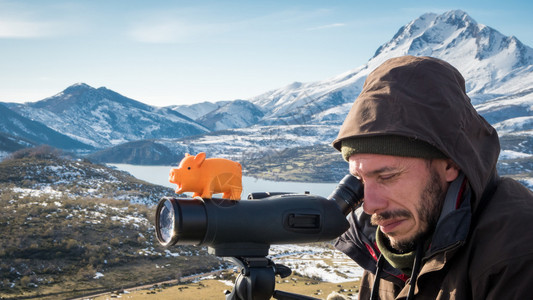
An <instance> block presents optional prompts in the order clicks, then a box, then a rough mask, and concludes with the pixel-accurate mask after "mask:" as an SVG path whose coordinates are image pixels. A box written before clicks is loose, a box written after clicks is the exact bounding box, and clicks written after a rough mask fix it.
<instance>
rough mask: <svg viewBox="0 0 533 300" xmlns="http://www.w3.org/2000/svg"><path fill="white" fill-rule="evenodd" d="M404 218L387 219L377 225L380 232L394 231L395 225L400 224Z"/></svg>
mask: <svg viewBox="0 0 533 300" xmlns="http://www.w3.org/2000/svg"><path fill="white" fill-rule="evenodd" d="M404 221H405V219H388V220H384V221H382V222H379V223H378V225H379V227H380V229H381V232H383V233H385V234H388V233H391V232H393V231H394V229H396V227H398V226H400V225H401V224H402V223H403V222H404Z"/></svg>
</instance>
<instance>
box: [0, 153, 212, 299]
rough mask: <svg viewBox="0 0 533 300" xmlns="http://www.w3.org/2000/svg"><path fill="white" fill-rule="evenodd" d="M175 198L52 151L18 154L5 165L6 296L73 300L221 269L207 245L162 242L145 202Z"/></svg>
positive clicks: (1, 168) (1, 258)
mask: <svg viewBox="0 0 533 300" xmlns="http://www.w3.org/2000/svg"><path fill="white" fill-rule="evenodd" d="M172 194H173V191H172V190H171V189H168V188H164V187H160V186H155V185H151V184H148V183H146V182H142V181H140V180H137V179H135V178H133V177H131V176H130V175H129V174H127V173H125V172H120V171H117V170H113V169H110V168H107V167H105V166H103V165H94V164H91V163H89V162H86V161H79V160H70V159H68V158H65V157H61V156H60V155H59V154H58V153H57V152H55V151H50V149H42V148H41V149H39V150H38V151H25V152H22V153H21V152H17V153H16V155H15V156H14V157H12V158H11V159H8V160H6V161H4V162H2V163H0V232H2V237H1V242H0V278H1V280H0V298H2V299H11V298H21V297H38V298H40V299H66V298H72V297H75V296H77V295H84V294H90V293H96V292H99V291H106V290H116V289H121V288H124V287H128V286H134V285H139V284H147V283H151V282H156V281H162V280H168V279H176V278H180V277H181V276H186V275H190V274H196V273H199V272H206V271H209V270H212V269H214V268H218V267H219V266H220V263H221V262H220V261H219V260H218V259H216V258H214V257H212V256H209V255H206V250H205V249H203V248H198V247H192V246H191V247H175V248H172V249H164V248H162V247H160V246H159V245H158V243H157V242H156V241H155V238H154V229H153V225H152V222H153V221H152V220H153V219H154V217H153V210H154V208H153V205H144V204H154V203H155V202H156V201H157V200H158V199H159V198H160V197H161V196H163V195H165V196H168V195H172ZM138 203H142V204H138Z"/></svg>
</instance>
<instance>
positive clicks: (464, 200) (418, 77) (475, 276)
mask: <svg viewBox="0 0 533 300" xmlns="http://www.w3.org/2000/svg"><path fill="white" fill-rule="evenodd" d="M380 135H399V136H404V137H408V138H411V139H413V140H421V141H424V142H427V143H429V144H431V145H433V146H434V147H436V148H437V149H439V150H440V151H441V152H442V153H444V154H445V155H446V156H447V157H449V158H451V159H452V160H453V161H454V162H455V163H456V164H457V165H458V166H459V167H460V168H461V170H462V173H463V174H464V175H465V177H466V180H464V182H467V184H466V187H465V185H463V181H462V180H457V182H454V184H452V186H451V187H450V189H449V190H448V194H447V197H446V200H445V204H444V208H443V211H442V213H441V216H440V219H439V222H438V224H437V227H436V229H435V232H434V234H433V237H432V242H431V246H430V248H429V250H428V251H427V252H425V253H424V256H423V258H422V261H421V266H420V272H419V274H418V276H417V278H416V284H415V288H414V299H533V288H532V287H533V234H531V232H530V231H529V228H530V226H529V225H530V223H529V222H531V221H532V220H533V193H532V192H531V191H529V190H528V189H526V188H525V187H524V186H523V185H521V184H520V183H518V182H516V181H514V180H511V179H508V178H507V179H504V178H499V177H498V176H497V174H496V162H497V159H498V155H499V152H500V145H499V139H498V135H497V133H496V131H495V129H494V128H493V127H492V126H490V124H488V123H487V122H486V121H485V119H483V118H482V117H481V116H480V115H479V114H478V113H477V112H476V110H475V109H474V107H473V106H472V105H471V103H470V99H469V98H468V96H467V95H466V91H465V82H464V79H463V77H462V76H461V74H460V73H459V72H458V71H457V70H456V69H455V68H454V67H453V66H451V65H450V64H448V63H446V62H444V61H442V60H438V59H435V58H430V57H413V56H404V57H399V58H393V59H390V60H388V61H386V62H385V63H383V64H382V65H381V66H380V67H378V68H377V69H376V70H374V71H373V72H372V73H371V74H370V75H369V76H368V78H367V80H366V82H365V85H364V87H363V90H362V92H361V94H360V95H359V97H358V98H357V99H356V101H355V102H354V105H353V106H352V108H351V110H350V112H349V113H348V116H347V117H346V119H345V121H344V124H343V125H342V127H341V129H340V131H339V135H338V137H337V139H336V140H335V141H334V142H333V146H334V147H335V148H336V149H338V150H340V148H341V144H342V141H343V140H344V139H347V138H350V137H364V136H369V137H370V136H380ZM458 200H459V201H458ZM349 221H350V223H351V227H350V229H349V230H348V231H347V232H346V233H344V234H343V235H342V236H341V237H340V238H339V240H338V241H337V244H336V247H337V248H338V249H339V250H341V251H343V252H344V253H346V254H347V255H348V256H350V257H351V258H352V259H354V260H355V261H356V262H357V263H358V264H359V265H361V266H362V267H363V268H365V270H366V271H365V276H364V277H363V279H362V282H361V290H360V296H359V297H360V298H359V299H361V300H363V299H369V298H370V294H371V291H372V288H373V286H374V289H377V291H375V292H374V293H375V294H379V299H406V297H407V294H408V291H409V288H410V283H411V280H410V279H409V278H407V276H406V275H404V274H402V273H401V272H400V271H399V270H397V269H394V268H393V267H391V266H390V265H389V264H388V263H387V262H386V261H384V262H380V267H379V268H381V271H378V269H379V268H377V267H376V260H377V259H378V257H379V250H378V249H377V247H376V246H375V238H374V235H375V230H376V228H375V227H374V226H372V225H370V223H369V216H368V215H366V214H365V213H364V212H362V209H361V208H359V209H357V210H356V211H355V212H354V213H353V214H351V215H350V217H349ZM376 272H380V275H379V276H378V277H380V278H381V279H378V282H376V281H375V279H374V278H375V273H376ZM414 280H415V279H413V281H414ZM376 283H377V284H376Z"/></svg>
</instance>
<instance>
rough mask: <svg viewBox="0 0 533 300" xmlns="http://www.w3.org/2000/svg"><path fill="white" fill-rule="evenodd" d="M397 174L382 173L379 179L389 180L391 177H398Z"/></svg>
mask: <svg viewBox="0 0 533 300" xmlns="http://www.w3.org/2000/svg"><path fill="white" fill-rule="evenodd" d="M396 175H397V174H383V175H380V176H379V179H381V180H389V179H392V178H394V177H396Z"/></svg>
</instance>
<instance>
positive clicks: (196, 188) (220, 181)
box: [169, 152, 242, 200]
mask: <svg viewBox="0 0 533 300" xmlns="http://www.w3.org/2000/svg"><path fill="white" fill-rule="evenodd" d="M169 181H170V182H171V183H175V184H177V185H178V187H177V188H176V193H184V192H193V193H194V194H193V197H196V196H200V197H202V198H211V197H212V195H213V194H218V193H223V197H224V198H226V199H232V200H240V199H241V192H242V168H241V164H239V163H238V162H234V161H231V160H228V159H223V158H207V159H206V158H205V153H204V152H200V153H198V155H196V156H192V155H190V154H189V153H186V154H185V157H184V158H183V159H182V160H181V162H180V164H179V166H178V167H177V168H174V169H172V170H170V176H169Z"/></svg>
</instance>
